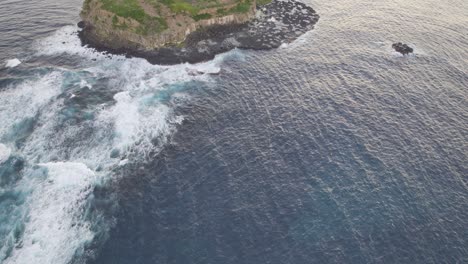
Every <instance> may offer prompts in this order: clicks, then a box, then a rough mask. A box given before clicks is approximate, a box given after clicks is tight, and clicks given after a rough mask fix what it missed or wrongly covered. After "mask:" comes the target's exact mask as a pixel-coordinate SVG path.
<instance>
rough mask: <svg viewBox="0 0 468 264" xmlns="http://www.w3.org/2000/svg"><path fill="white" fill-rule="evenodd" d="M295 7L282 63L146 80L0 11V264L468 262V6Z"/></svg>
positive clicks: (44, 23)
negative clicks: (302, 22) (305, 27)
mask: <svg viewBox="0 0 468 264" xmlns="http://www.w3.org/2000/svg"><path fill="white" fill-rule="evenodd" d="M305 3H306V4H308V5H310V6H312V7H313V8H314V9H315V10H316V11H317V12H318V13H319V14H320V16H321V20H320V22H319V23H318V24H317V26H316V29H315V30H313V31H311V32H309V33H306V34H305V35H303V36H301V37H300V38H299V39H298V40H296V41H294V42H292V43H289V44H285V45H282V46H281V48H279V49H276V50H271V51H248V50H233V51H231V52H228V53H226V54H222V55H219V56H217V57H216V58H215V59H214V60H213V61H208V62H204V63H200V64H196V65H189V64H180V65H174V66H157V65H151V64H149V63H148V62H146V61H145V60H142V59H137V58H133V59H128V58H125V57H122V56H112V55H105V54H100V53H96V52H94V51H93V50H92V49H88V48H85V47H81V45H80V42H79V39H78V37H77V35H76V31H77V30H78V29H77V27H76V26H74V25H75V24H76V22H78V21H79V18H78V16H77V15H78V13H79V11H80V8H81V4H82V3H81V2H80V1H72V0H64V1H60V2H56V1H50V0H40V1H35V2H34V3H31V2H29V1H25V0H5V1H4V2H2V4H1V5H0V32H1V33H2V41H1V42H0V68H1V69H0V123H1V125H0V263H54V264H55V263H57V264H59V263H292V264H296V263H298V264H299V263H464V262H468V250H467V248H468V231H467V230H468V229H467V226H468V220H467V219H468V190H467V187H468V186H467V175H468V168H467V164H468V157H467V155H468V145H467V142H468V134H467V131H468V129H467V128H468V115H467V111H468V104H467V99H468V92H467V91H468V90H467V89H468V72H467V69H468V52H467V50H468V37H467V36H468V19H467V15H466V14H467V13H468V4H467V2H466V1H462V0H454V1H448V2H447V1H432V0H431V1H419V0H415V1H400V0H398V1H365V0H363V1H348V0H333V1H317V0H314V1H306V2H305ZM25 6H28V8H26V9H25ZM400 41H401V42H405V43H408V44H409V45H410V46H412V47H413V48H414V49H415V53H414V54H412V55H410V56H402V55H400V54H398V53H395V52H394V51H393V50H392V49H391V44H392V43H394V42H400ZM18 62H21V63H20V64H18ZM13 65H14V66H13ZM193 70H196V71H202V72H205V74H201V75H198V76H192V75H191V74H189V73H190V72H191V71H193ZM210 73H212V74H210Z"/></svg>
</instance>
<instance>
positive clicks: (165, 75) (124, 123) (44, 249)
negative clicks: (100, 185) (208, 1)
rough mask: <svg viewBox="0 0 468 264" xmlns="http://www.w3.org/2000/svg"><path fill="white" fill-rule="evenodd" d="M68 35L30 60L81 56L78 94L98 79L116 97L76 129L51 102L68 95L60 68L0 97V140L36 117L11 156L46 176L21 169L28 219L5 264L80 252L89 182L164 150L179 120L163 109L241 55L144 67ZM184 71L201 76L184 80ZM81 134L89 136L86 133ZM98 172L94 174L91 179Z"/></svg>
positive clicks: (61, 33) (42, 46) (47, 42)
mask: <svg viewBox="0 0 468 264" xmlns="http://www.w3.org/2000/svg"><path fill="white" fill-rule="evenodd" d="M76 30H77V28H76V27H73V26H67V27H64V28H62V29H60V30H58V31H57V32H56V33H55V34H54V35H52V36H50V37H48V38H46V39H44V40H41V41H38V42H36V43H35V48H36V49H37V54H38V55H41V56H51V55H52V56H58V55H62V54H64V55H74V56H79V57H82V58H84V60H83V64H84V65H87V64H88V66H87V67H88V68H87V69H85V70H86V71H88V72H89V74H83V75H79V74H77V75H78V76H77V80H78V81H77V82H76V83H78V84H79V87H81V88H84V87H86V86H88V87H90V85H91V84H93V83H95V80H97V79H103V80H104V79H105V80H110V83H109V87H108V89H114V90H116V91H121V92H119V93H117V94H115V96H114V100H115V104H102V105H99V106H95V107H94V108H92V109H91V110H90V111H93V115H94V116H95V118H94V119H91V120H86V121H83V123H80V124H79V125H75V124H69V123H66V124H64V123H63V114H62V110H63V109H64V107H67V106H65V105H64V100H65V99H64V98H65V97H61V96H58V95H60V94H61V93H62V92H64V93H65V94H66V95H69V96H70V97H73V96H74V94H73V93H70V91H62V86H67V85H66V84H65V83H64V81H65V80H64V79H63V78H64V77H63V76H67V75H66V74H63V73H64V72H65V71H67V70H66V69H54V70H53V72H51V73H49V74H47V75H44V76H42V77H39V78H36V79H34V80H30V81H26V82H23V83H21V84H19V85H18V84H17V85H16V86H14V87H13V86H12V87H9V88H8V89H5V90H3V91H1V92H0V120H2V126H0V137H1V136H3V135H5V134H6V133H8V132H9V129H10V128H11V126H12V125H13V124H14V123H15V122H17V121H18V120H22V119H24V118H25V117H35V118H37V124H36V125H35V127H34V130H33V131H32V134H30V135H29V136H28V137H27V138H26V139H25V142H24V143H23V147H22V148H21V149H20V150H14V151H19V153H18V154H19V155H21V156H22V157H24V159H25V160H27V161H28V164H33V163H34V162H37V163H39V164H40V167H41V168H45V169H47V170H48V174H47V178H46V179H45V180H43V181H40V180H39V179H38V177H35V175H34V172H37V169H32V168H31V167H30V166H28V165H27V168H25V173H24V174H25V175H24V177H23V180H22V181H23V182H22V184H21V186H29V187H28V188H30V189H28V190H27V191H25V192H26V193H27V192H31V195H30V196H29V198H28V200H27V201H28V204H27V206H28V208H29V211H28V212H29V213H28V215H27V217H26V218H25V219H26V220H25V222H24V224H25V231H24V234H23V236H22V238H21V239H22V242H21V243H22V244H21V246H20V245H18V247H15V248H14V249H13V252H12V253H11V256H10V257H9V258H8V259H6V260H5V263H18V264H20V263H57V264H61V263H68V262H69V261H70V260H71V258H72V257H73V256H74V255H75V254H76V253H77V252H78V254H79V251H80V250H82V249H83V245H84V244H85V243H86V242H88V241H90V240H91V239H92V238H93V233H92V232H91V230H90V228H89V223H88V222H86V220H85V219H83V218H82V217H83V210H84V209H83V206H84V205H85V203H86V199H87V197H88V196H89V194H90V192H91V191H92V189H93V186H94V184H95V183H96V181H99V182H101V181H105V180H106V179H107V178H108V177H109V176H111V175H113V174H112V171H113V169H114V168H116V167H117V166H123V165H125V164H126V163H127V162H131V161H132V158H133V157H134V156H136V157H137V158H138V159H145V157H147V155H148V154H149V153H155V152H157V150H158V148H159V147H161V146H162V145H163V144H164V143H165V141H166V140H167V138H168V136H169V135H170V134H171V133H172V132H173V131H174V130H175V129H176V126H178V125H180V124H181V123H182V122H183V120H184V117H183V116H176V115H175V114H174V112H173V110H172V109H171V107H170V106H172V105H177V103H184V102H186V100H188V98H189V96H187V95H186V93H185V92H184V91H183V90H182V91H181V90H178V89H179V88H180V85H183V83H185V82H189V81H191V80H200V81H210V80H211V77H210V74H218V73H220V71H221V67H220V65H221V63H222V61H223V60H224V58H227V57H232V56H234V57H239V58H241V59H242V56H243V54H242V52H240V51H238V50H233V51H231V52H228V53H225V54H222V55H218V56H216V58H215V59H214V60H212V61H210V62H204V63H200V64H194V65H192V64H180V65H174V66H158V65H151V64H149V63H148V62H147V61H146V60H143V59H138V58H132V59H125V58H123V57H122V56H110V57H108V56H106V55H103V54H101V53H98V52H95V51H94V50H93V49H89V48H86V47H82V46H81V44H80V42H79V39H78V37H77V36H76V34H75V33H76ZM90 59H96V61H93V60H90ZM187 67H190V68H193V69H197V70H199V71H203V72H204V73H208V74H202V75H200V76H190V75H189V74H188V73H187V71H186V70H185V69H186V68H187ZM94 89H99V88H98V87H95V88H94ZM168 89H175V90H174V91H169V90H168ZM160 92H162V93H163V95H164V93H166V92H167V93H168V94H170V95H171V96H172V101H171V104H166V103H165V102H162V101H161V98H159V96H160ZM169 105H170V106H169ZM18 109H20V111H18ZM88 110H89V109H88ZM86 129H88V130H86ZM89 131H92V133H90V134H87V133H88V132H89ZM83 135H86V136H85V138H84V136H83ZM154 139H157V140H156V141H155V140H154ZM155 142H157V143H156V144H155ZM115 149H118V150H119V153H120V158H119V159H117V158H111V157H110V156H111V155H110V154H111V152H112V150H115ZM15 153H16V152H15ZM132 155H133V156H132ZM52 160H55V161H56V160H60V161H63V162H51V161H52ZM72 161H73V162H72ZM98 167H99V168H100V170H99V173H94V172H93V170H95V169H96V168H98ZM20 220H21V219H19V220H18V221H20ZM2 250H3V249H2Z"/></svg>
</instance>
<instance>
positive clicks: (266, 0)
mask: <svg viewBox="0 0 468 264" xmlns="http://www.w3.org/2000/svg"><path fill="white" fill-rule="evenodd" d="M271 1H272V0H257V6H262V5H266V4H269V3H271Z"/></svg>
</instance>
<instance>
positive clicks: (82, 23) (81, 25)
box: [77, 21, 86, 29]
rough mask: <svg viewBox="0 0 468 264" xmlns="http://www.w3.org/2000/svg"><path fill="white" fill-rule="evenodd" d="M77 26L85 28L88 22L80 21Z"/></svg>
mask: <svg viewBox="0 0 468 264" xmlns="http://www.w3.org/2000/svg"><path fill="white" fill-rule="evenodd" d="M77 26H78V27H79V28H81V29H83V28H85V26H86V24H85V22H84V21H80V22H78V24H77Z"/></svg>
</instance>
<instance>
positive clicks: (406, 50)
mask: <svg viewBox="0 0 468 264" xmlns="http://www.w3.org/2000/svg"><path fill="white" fill-rule="evenodd" d="M392 48H393V49H394V50H395V51H397V52H399V53H401V54H403V55H408V54H410V53H413V48H411V47H410V46H408V45H406V44H403V43H401V42H398V43H394V44H393V45H392Z"/></svg>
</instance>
